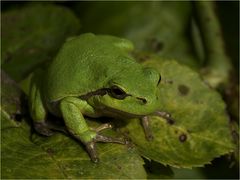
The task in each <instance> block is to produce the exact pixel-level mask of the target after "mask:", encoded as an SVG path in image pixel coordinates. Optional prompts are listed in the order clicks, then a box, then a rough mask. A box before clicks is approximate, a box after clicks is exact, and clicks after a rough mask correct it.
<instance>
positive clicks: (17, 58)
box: [1, 3, 80, 81]
mask: <svg viewBox="0 0 240 180" xmlns="http://www.w3.org/2000/svg"><path fill="white" fill-rule="evenodd" d="M79 27H80V25H79V22H78V19H77V18H76V17H75V16H74V15H73V13H72V12H71V11H70V10H68V9H67V8H65V7H61V6H56V5H51V4H46V3H43V4H38V3H37V4H36V3H32V4H29V5H27V6H24V7H23V8H21V9H12V10H9V11H6V12H4V13H2V56H1V59H2V60H1V64H2V68H3V69H4V70H5V71H6V72H7V73H8V74H9V75H10V76H11V77H12V78H13V79H15V80H17V81H19V80H22V79H23V78H24V77H26V76H27V75H28V74H29V73H30V72H32V71H33V69H34V68H36V66H38V65H40V64H41V63H43V62H45V61H48V60H51V59H52V58H53V57H54V56H55V53H56V52H57V50H58V49H59V48H60V47H61V45H62V44H63V42H64V41H65V39H66V38H67V37H69V36H73V35H75V34H76V33H77V32H78V31H79Z"/></svg>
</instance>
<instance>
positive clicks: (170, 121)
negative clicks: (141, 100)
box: [155, 111, 175, 125]
mask: <svg viewBox="0 0 240 180" xmlns="http://www.w3.org/2000/svg"><path fill="white" fill-rule="evenodd" d="M155 115H157V116H159V117H162V118H164V119H166V120H167V123H168V124H170V125H172V124H174V123H175V120H174V119H173V118H172V117H171V114H169V113H167V112H164V111H156V112H155Z"/></svg>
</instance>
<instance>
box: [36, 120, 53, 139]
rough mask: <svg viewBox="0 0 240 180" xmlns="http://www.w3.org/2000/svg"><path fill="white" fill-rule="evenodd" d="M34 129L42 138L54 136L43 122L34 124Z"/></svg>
mask: <svg viewBox="0 0 240 180" xmlns="http://www.w3.org/2000/svg"><path fill="white" fill-rule="evenodd" d="M34 129H35V130H36V131H37V133H39V134H41V135H44V136H52V135H53V134H54V132H53V131H52V130H51V129H49V127H48V126H47V124H46V123H45V122H35V123H34Z"/></svg>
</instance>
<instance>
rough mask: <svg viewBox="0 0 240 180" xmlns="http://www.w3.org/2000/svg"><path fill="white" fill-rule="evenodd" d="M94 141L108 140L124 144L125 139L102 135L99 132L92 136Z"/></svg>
mask: <svg viewBox="0 0 240 180" xmlns="http://www.w3.org/2000/svg"><path fill="white" fill-rule="evenodd" d="M94 141H95V142H110V143H118V144H126V143H127V142H126V140H125V139H123V138H114V137H109V136H103V135H100V134H97V135H96V137H95V138H94Z"/></svg>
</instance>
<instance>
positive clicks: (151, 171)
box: [144, 160, 173, 179]
mask: <svg viewBox="0 0 240 180" xmlns="http://www.w3.org/2000/svg"><path fill="white" fill-rule="evenodd" d="M144 166H145V169H146V171H147V178H148V179H167V178H168V179H170V178H173V171H172V169H171V168H170V167H169V166H164V165H162V164H160V163H157V162H155V161H148V160H145V165H144Z"/></svg>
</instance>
